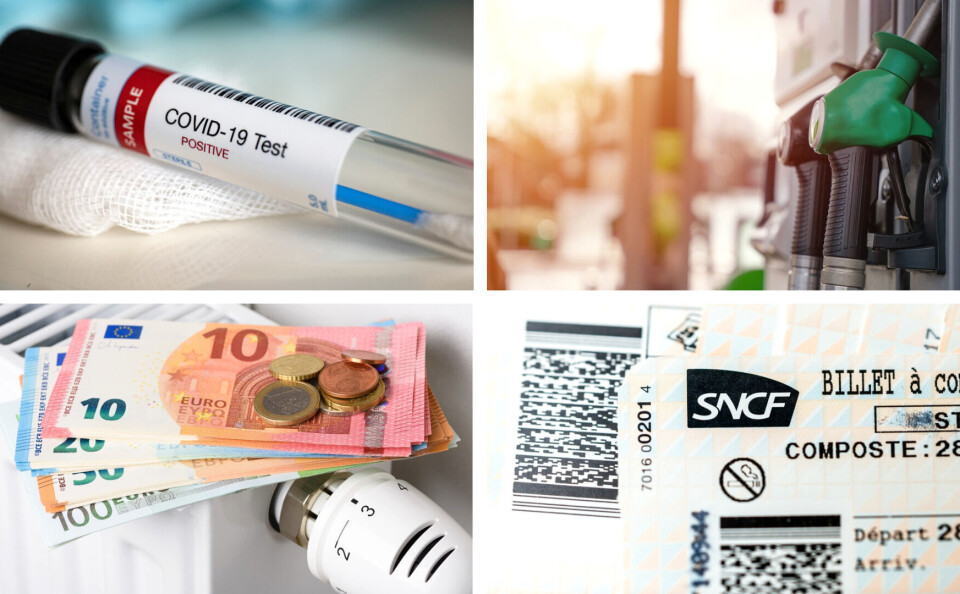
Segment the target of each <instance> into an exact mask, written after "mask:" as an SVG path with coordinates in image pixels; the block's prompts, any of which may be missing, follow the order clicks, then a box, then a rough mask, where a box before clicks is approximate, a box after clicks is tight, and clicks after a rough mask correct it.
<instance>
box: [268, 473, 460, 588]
mask: <svg viewBox="0 0 960 594" xmlns="http://www.w3.org/2000/svg"><path fill="white" fill-rule="evenodd" d="M269 516H270V525H271V526H273V528H274V529H275V530H277V531H278V532H279V533H280V534H282V535H283V536H286V537H287V538H289V539H290V540H292V541H294V542H295V543H297V544H298V545H300V546H301V547H304V548H305V549H307V565H308V566H309V567H310V572H311V573H313V575H315V576H316V577H317V578H319V579H321V580H323V581H326V582H329V583H330V585H331V586H333V587H334V588H335V589H336V590H337V591H338V592H349V593H350V594H363V593H366V592H370V593H380V592H391V593H397V594H406V593H409V594H428V593H434V592H436V593H443V594H457V593H460V592H464V593H466V592H470V591H471V580H472V565H471V557H472V552H471V549H472V542H471V538H470V536H469V535H468V534H467V533H466V531H465V530H464V529H463V528H461V527H460V525H459V524H457V522H456V521H454V519H453V518H451V517H450V516H449V515H448V514H447V513H446V512H445V511H443V510H442V509H440V507H439V506H438V505H437V504H436V503H434V502H433V501H431V500H430V499H429V498H428V497H427V496H426V495H424V494H423V493H421V492H420V491H418V490H417V489H415V488H414V487H412V486H411V485H409V484H408V483H406V482H405V481H401V480H398V479H396V478H394V477H393V476H392V475H390V474H388V473H386V472H383V471H380V470H376V469H372V468H368V469H362V470H358V471H356V472H353V473H351V472H336V473H334V474H323V475H316V476H311V477H306V478H301V479H297V480H295V481H288V482H286V483H281V484H280V485H277V488H276V491H274V494H273V499H272V500H271V502H270V510H269Z"/></svg>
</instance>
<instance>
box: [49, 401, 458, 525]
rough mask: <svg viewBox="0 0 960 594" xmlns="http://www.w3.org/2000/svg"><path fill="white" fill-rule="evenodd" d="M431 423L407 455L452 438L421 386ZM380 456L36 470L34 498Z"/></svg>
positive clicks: (62, 503) (79, 499) (93, 495)
mask: <svg viewBox="0 0 960 594" xmlns="http://www.w3.org/2000/svg"><path fill="white" fill-rule="evenodd" d="M427 397H428V401H429V405H430V408H431V410H432V414H431V420H432V422H433V426H432V427H431V429H430V436H429V438H428V440H427V442H426V443H425V444H424V447H423V448H421V449H419V450H418V451H417V452H416V453H415V454H414V455H413V456H414V457H416V456H421V455H426V454H431V453H436V452H441V451H445V450H447V449H449V448H451V447H455V446H456V443H457V441H458V439H457V437H456V434H455V433H454V431H453V428H452V427H451V426H450V423H449V422H448V421H447V419H446V416H445V415H444V414H443V412H442V411H441V410H440V406H439V404H438V403H437V400H436V397H435V396H434V394H433V392H432V391H431V390H430V389H429V386H428V387H427ZM382 461H384V458H362V457H350V458H249V459H236V458H227V459H224V458H213V459H201V460H182V461H169V462H164V463H155V464H141V465H134V466H127V467H125V468H124V467H120V468H100V469H90V470H85V471H81V472H68V473H53V474H50V475H43V476H38V477H37V479H36V481H37V487H38V490H39V493H40V501H41V503H42V504H43V506H44V508H45V509H46V511H48V512H51V513H52V512H56V511H62V510H65V509H67V508H72V507H77V506H79V505H85V504H89V503H92V502H95V501H100V500H104V499H110V498H115V497H123V496H127V495H135V494H137V493H140V492H144V491H157V490H160V489H167V488H171V487H179V486H184V485H193V484H199V483H213V482H219V481H224V480H230V479H237V478H248V477H254V476H262V475H268V474H283V473H290V472H308V471H324V472H335V471H338V470H345V469H347V468H353V467H355V466H359V465H364V464H374V463H377V462H382Z"/></svg>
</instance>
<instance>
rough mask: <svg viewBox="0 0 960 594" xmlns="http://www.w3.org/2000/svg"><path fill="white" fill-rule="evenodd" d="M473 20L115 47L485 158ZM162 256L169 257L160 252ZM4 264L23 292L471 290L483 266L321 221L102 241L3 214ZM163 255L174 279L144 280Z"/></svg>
mask: <svg viewBox="0 0 960 594" xmlns="http://www.w3.org/2000/svg"><path fill="white" fill-rule="evenodd" d="M472 10H473V7H472V6H471V4H470V3H468V2H446V3H445V2H407V3H391V2H384V3H378V4H376V5H374V8H371V9H367V10H361V11H358V13H357V14H355V15H352V16H348V17H344V18H338V19H331V20H329V21H322V20H321V21H320V22H318V23H316V24H315V25H309V26H307V25H305V26H303V27H298V26H294V27H292V28H291V27H286V28H281V27H279V26H270V25H265V24H264V23H263V22H262V21H255V20H251V19H249V18H245V17H243V16H242V15H238V16H231V17H225V18H219V19H207V20H203V21H200V22H198V23H196V24H192V25H190V26H188V27H186V28H185V29H183V30H181V31H179V32H177V33H175V34H173V35H171V36H170V37H169V38H167V39H163V40H156V39H150V40H145V41H143V42H139V43H137V42H128V43H118V42H114V41H111V40H109V39H102V41H103V42H104V43H105V44H106V45H107V47H108V49H109V50H110V51H111V52H113V53H118V54H125V55H129V56H131V57H134V58H137V59H140V60H143V61H145V62H148V63H152V64H156V65H158V66H161V67H165V68H168V69H172V70H177V71H182V72H188V73H190V74H192V75H194V76H198V77H202V78H207V79H210V80H213V81H215V82H220V83H224V84H228V85H231V86H234V87H237V88H241V89H244V90H248V91H250V92H253V93H257V94H259V95H263V96H266V97H270V98H273V99H277V100H280V101H284V102H286V103H289V104H291V105H297V106H302V107H304V108H307V109H312V110H314V111H317V112H320V113H324V114H329V115H331V116H334V117H337V118H340V119H344V120H348V121H351V122H355V123H357V124H360V125H363V126H366V127H368V128H371V129H373V130H378V131H381V132H385V133H387V134H392V135H394V136H399V137H401V138H405V139H408V140H412V141H414V142H418V143H422V144H426V145H428V146H433V147H436V148H439V149H442V150H446V151H449V152H452V153H455V154H458V155H462V156H466V157H472V153H473V51H472V30H473V23H472ZM72 33H75V34H78V35H84V34H86V35H97V34H91V33H85V32H83V31H73V32H72ZM227 241H229V244H230V245H225V242H227ZM67 246H69V247H67ZM157 246H163V247H161V249H162V250H164V249H165V250H167V251H168V253H167V254H163V255H159V254H155V250H156V249H157ZM177 246H186V247H184V248H183V249H177ZM169 250H173V252H169ZM238 251H239V252H240V253H242V254H244V255H240V256H238V257H233V256H234V254H236V253H237V252H238ZM0 254H3V256H2V257H0V288H21V289H22V288H83V289H86V288H98V289H103V288H111V289H116V288H154V289H156V288H178V289H193V288H237V289H238V288H271V289H273V288H279V289H288V288H307V287H310V288H361V289H365V288H444V289H448V288H457V289H468V288H470V287H471V286H472V274H473V273H472V270H473V268H472V265H470V264H466V263H463V262H456V261H453V260H450V259H449V258H442V257H440V256H437V255H435V254H434V253H433V252H430V251H428V250H425V249H423V248H418V247H415V246H408V245H406V244H404V243H403V242H401V241H399V240H394V239H389V238H384V237H381V236H379V235H377V234H376V233H374V232H371V231H368V230H363V229H358V228H357V227H355V226H353V225H349V224H336V222H335V221H329V220H327V219H326V218H324V217H322V216H320V215H314V216H307V215H296V216H290V217H281V218H272V219H263V220H257V221H247V222H242V223H226V224H224V223H205V224H199V225H191V226H186V227H182V228H179V229H175V230H172V231H168V232H166V233H163V234H162V235H160V236H157V237H144V236H141V235H137V234H134V233H129V232H124V231H120V230H112V231H109V232H107V233H106V234H104V235H102V236H100V237H97V238H92V239H78V238H70V237H64V236H61V235H60V234H58V233H55V232H50V231H46V230H44V229H42V228H40V227H35V226H31V225H26V224H23V223H19V222H17V221H14V220H12V219H8V218H3V217H0ZM154 255H158V256H159V258H160V261H154V263H153V265H154V266H156V265H162V266H166V265H170V267H171V268H170V269H168V272H169V273H170V274H164V273H160V274H156V273H152V272H150V268H151V266H149V265H148V266H147V270H144V268H143V267H142V264H143V263H145V262H146V261H149V258H151V257H153V256H154ZM171 257H172V259H171ZM358 257H359V259H360V261H361V262H362V263H364V265H363V266H357V265H356V262H357V258H358ZM184 259H186V262H185V264H184V265H182V264H181V263H180V261H183V260H184ZM65 260H66V262H64V261H65ZM118 260H119V261H118ZM104 262H109V263H110V264H108V265H106V266H105V265H104ZM291 262H292V263H293V264H294V268H295V269H296V272H293V270H292V269H291V267H290V266H289V265H290V264H291ZM224 265H226V266H224ZM224 268H226V269H227V270H226V271H225V270H224ZM191 270H192V271H202V272H200V274H199V276H194V275H192V274H189V272H188V271H191Z"/></svg>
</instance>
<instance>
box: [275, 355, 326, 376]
mask: <svg viewBox="0 0 960 594" xmlns="http://www.w3.org/2000/svg"><path fill="white" fill-rule="evenodd" d="M321 369H323V359H321V358H320V357H317V356H316V355H308V354H306V353H295V354H293V355H284V356H283V357H277V358H276V359H274V360H273V361H272V362H271V363H270V374H271V375H273V377H275V378H277V379H278V380H284V381H288V382H303V381H307V380H312V379H313V378H315V377H317V375H318V374H319V373H320V370H321Z"/></svg>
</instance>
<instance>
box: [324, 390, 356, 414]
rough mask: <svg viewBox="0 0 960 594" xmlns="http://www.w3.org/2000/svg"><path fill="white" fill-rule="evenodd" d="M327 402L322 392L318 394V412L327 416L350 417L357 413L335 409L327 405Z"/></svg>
mask: <svg viewBox="0 0 960 594" xmlns="http://www.w3.org/2000/svg"><path fill="white" fill-rule="evenodd" d="M328 404H329V402H328V401H327V399H326V397H324V395H323V394H321V395H320V414H321V415H327V416H328V417H352V416H353V415H355V414H357V413H356V411H352V410H336V409H333V408H330V407H329V406H328Z"/></svg>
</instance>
